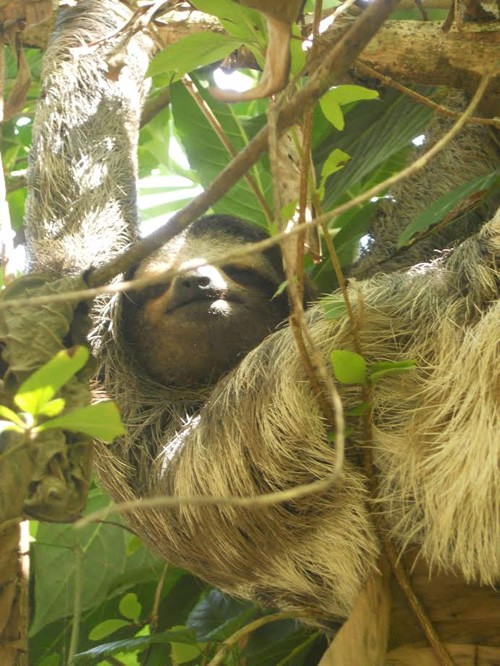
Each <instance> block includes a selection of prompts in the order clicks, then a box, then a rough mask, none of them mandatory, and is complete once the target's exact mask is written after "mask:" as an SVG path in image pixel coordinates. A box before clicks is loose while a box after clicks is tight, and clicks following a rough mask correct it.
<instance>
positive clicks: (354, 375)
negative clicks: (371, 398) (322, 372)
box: [330, 349, 366, 384]
mask: <svg viewBox="0 0 500 666" xmlns="http://www.w3.org/2000/svg"><path fill="white" fill-rule="evenodd" d="M330 361H331V363H332V367H333V374H334V375H335V378H336V379H337V381H339V382H340V383H341V384H365V383H366V361H365V359H364V358H363V357H362V356H360V355H359V354H356V352H351V351H346V350H344V349H335V350H334V351H332V352H331V354H330Z"/></svg>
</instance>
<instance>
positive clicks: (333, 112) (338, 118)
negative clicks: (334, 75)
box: [319, 90, 345, 132]
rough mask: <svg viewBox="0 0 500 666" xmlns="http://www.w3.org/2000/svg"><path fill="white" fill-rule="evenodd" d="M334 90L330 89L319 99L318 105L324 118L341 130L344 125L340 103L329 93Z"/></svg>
mask: <svg viewBox="0 0 500 666" xmlns="http://www.w3.org/2000/svg"><path fill="white" fill-rule="evenodd" d="M331 92H334V91H333V90H330V91H329V92H327V93H326V94H325V95H323V97H322V98H321V99H320V100H319V105H320V107H321V110H322V111H323V114H324V116H325V118H326V119H327V120H328V121H329V122H330V123H331V124H332V125H333V126H334V127H335V129H338V130H339V132H341V131H342V130H343V129H344V127H345V120H344V114H343V113H342V109H341V108H340V104H339V103H338V102H337V101H336V100H335V99H333V98H332V97H331V95H330V93H331Z"/></svg>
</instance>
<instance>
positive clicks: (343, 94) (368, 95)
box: [320, 84, 379, 109]
mask: <svg viewBox="0 0 500 666" xmlns="http://www.w3.org/2000/svg"><path fill="white" fill-rule="evenodd" d="M378 96H379V95H378V92H377V91H376V90H371V89H370V88H364V87H363V86H355V85H347V84H346V85H342V86H336V87H335V88H332V89H331V90H329V91H328V92H327V93H325V94H324V95H323V97H322V98H321V100H323V99H325V98H326V101H327V103H330V102H331V101H333V102H335V103H337V104H340V105H341V106H342V105H344V104H351V103H352V102H359V101H360V100H362V99H377V97H378ZM321 100H320V105H321ZM321 108H322V109H323V107H321Z"/></svg>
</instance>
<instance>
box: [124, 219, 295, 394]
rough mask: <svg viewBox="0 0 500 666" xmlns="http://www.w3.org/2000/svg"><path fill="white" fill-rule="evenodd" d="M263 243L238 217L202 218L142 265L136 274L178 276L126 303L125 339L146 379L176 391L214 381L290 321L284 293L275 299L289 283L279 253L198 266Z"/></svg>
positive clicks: (255, 231)
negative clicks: (247, 245)
mask: <svg viewBox="0 0 500 666" xmlns="http://www.w3.org/2000/svg"><path fill="white" fill-rule="evenodd" d="M221 220H222V222H221ZM262 238H266V235H265V234H264V233H263V232H260V231H258V230H256V229H255V227H253V226H251V225H248V224H246V223H243V222H241V221H240V220H233V218H226V217H220V216H213V217H209V218H202V219H201V220H197V222H195V223H193V225H191V226H190V227H188V229H187V230H186V231H185V232H184V233H183V234H181V235H180V236H178V237H176V238H175V239H173V240H172V241H171V242H169V243H167V244H166V245H165V246H163V247H162V248H160V250H159V251H158V252H156V254H155V255H153V256H152V257H151V258H149V259H148V260H146V261H145V262H143V263H142V264H140V266H139V267H138V268H137V270H136V271H135V273H134V275H135V277H139V278H142V277H149V276H153V275H159V274H162V273H165V272H166V271H172V270H173V271H175V272H176V274H175V275H174V277H172V278H171V279H169V280H168V281H166V282H164V283H162V284H160V285H155V286H153V287H149V288H147V289H145V290H144V291H143V292H141V293H140V294H139V295H138V296H133V297H132V300H130V301H129V303H128V306H125V313H126V314H125V317H126V331H127V338H128V339H129V341H130V342H131V343H132V345H133V347H134V352H137V355H138V360H139V361H140V363H141V364H142V365H143V366H144V368H145V370H146V371H147V373H148V374H150V375H151V376H152V377H154V378H155V379H157V380H158V381H160V382H161V383H164V384H166V385H173V386H200V385H206V384H210V383H213V382H215V381H217V379H218V378H219V377H220V376H221V375H223V374H224V373H226V372H227V371H228V370H230V369H231V368H233V367H234V366H235V365H236V364H237V363H238V362H239V361H240V360H241V359H242V358H243V357H244V356H245V354H247V353H248V352H249V351H250V350H251V349H253V348H254V347H256V346H257V345H258V344H259V343H260V342H261V341H262V340H263V339H264V338H265V337H266V336H267V335H268V334H269V333H271V332H272V331H274V330H275V329H276V327H277V326H278V325H279V324H280V323H281V322H282V321H283V320H284V319H285V318H286V317H287V315H288V304H287V300H286V296H285V295H281V296H275V294H276V291H277V289H278V287H279V285H280V284H281V282H283V280H284V274H283V269H282V266H281V255H280V253H279V251H273V252H266V253H258V254H249V255H248V256H246V257H244V258H241V259H238V260H237V261H235V262H233V261H231V262H228V263H223V264H221V265H220V266H213V265H205V266H198V265H197V264H199V263H200V261H203V259H204V257H205V256H214V255H215V254H216V255H220V256H222V257H223V256H225V255H226V256H227V255H228V254H229V253H230V252H231V250H234V248H235V246H237V245H241V244H242V243H248V242H249V241H255V240H261V239H262Z"/></svg>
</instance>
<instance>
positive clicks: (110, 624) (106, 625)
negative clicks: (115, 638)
mask: <svg viewBox="0 0 500 666" xmlns="http://www.w3.org/2000/svg"><path fill="white" fill-rule="evenodd" d="M129 624H130V623H129V622H127V621H126V620H104V621H103V622H100V623H99V624H97V625H96V626H95V627H94V628H93V629H92V631H91V632H90V634H89V638H90V640H92V641H100V640H102V639H103V638H107V637H108V636H110V635H111V634H114V633H115V631H118V629H123V627H128V625H129Z"/></svg>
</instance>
